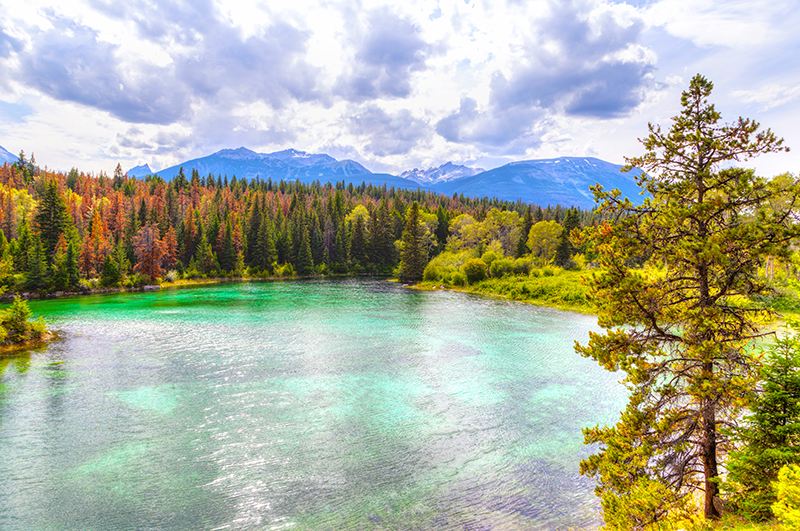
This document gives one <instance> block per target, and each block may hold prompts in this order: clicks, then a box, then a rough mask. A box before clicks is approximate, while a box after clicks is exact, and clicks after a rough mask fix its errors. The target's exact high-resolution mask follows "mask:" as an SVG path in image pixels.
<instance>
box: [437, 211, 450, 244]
mask: <svg viewBox="0 0 800 531" xmlns="http://www.w3.org/2000/svg"><path fill="white" fill-rule="evenodd" d="M436 221H437V222H438V223H437V225H436V241H437V242H438V243H439V252H441V251H443V250H444V246H445V245H446V244H447V237H448V236H449V235H450V213H449V212H448V211H447V210H445V209H444V207H443V206H442V205H439V208H438V209H436Z"/></svg>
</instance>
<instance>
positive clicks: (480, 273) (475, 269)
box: [462, 258, 486, 284]
mask: <svg viewBox="0 0 800 531" xmlns="http://www.w3.org/2000/svg"><path fill="white" fill-rule="evenodd" d="M462 270H463V271H464V275H465V276H466V277H467V282H469V283H470V284H474V283H475V282H479V281H481V280H483V279H484V278H486V262H484V261H483V260H481V259H480V258H471V259H469V260H467V261H466V262H465V263H464V266H463V267H462Z"/></svg>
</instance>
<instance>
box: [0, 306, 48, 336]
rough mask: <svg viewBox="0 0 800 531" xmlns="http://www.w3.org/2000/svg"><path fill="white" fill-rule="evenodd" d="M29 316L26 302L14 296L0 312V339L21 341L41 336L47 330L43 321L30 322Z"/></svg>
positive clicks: (29, 311) (29, 310)
mask: <svg viewBox="0 0 800 531" xmlns="http://www.w3.org/2000/svg"><path fill="white" fill-rule="evenodd" d="M30 317H31V309H30V308H29V307H28V303H27V302H25V301H24V300H22V299H21V298H20V297H19V296H16V297H14V302H12V303H11V306H10V307H9V308H7V309H6V310H3V311H2V312H0V341H11V342H13V343H21V342H23V341H27V340H29V339H38V338H40V337H42V335H44V333H45V332H46V331H47V328H46V326H45V323H44V321H42V320H41V319H39V320H38V321H35V322H30V321H29V319H30Z"/></svg>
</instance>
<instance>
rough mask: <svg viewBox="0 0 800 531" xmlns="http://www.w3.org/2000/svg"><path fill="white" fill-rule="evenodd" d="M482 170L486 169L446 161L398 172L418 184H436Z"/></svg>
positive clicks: (471, 174) (470, 175)
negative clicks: (437, 165)
mask: <svg viewBox="0 0 800 531" xmlns="http://www.w3.org/2000/svg"><path fill="white" fill-rule="evenodd" d="M484 171H486V170H484V169H483V168H470V167H469V166H461V165H458V164H453V163H452V162H451V161H448V162H445V163H444V164H442V165H441V166H439V167H437V168H428V169H425V170H420V169H418V168H414V169H413V170H408V171H404V172H403V173H401V174H400V177H402V178H404V179H411V180H412V181H415V182H418V183H420V184H436V183H444V182H448V181H452V180H455V179H461V178H463V177H472V176H473V175H477V174H479V173H482V172H484Z"/></svg>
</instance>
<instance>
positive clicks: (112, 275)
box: [100, 254, 122, 287]
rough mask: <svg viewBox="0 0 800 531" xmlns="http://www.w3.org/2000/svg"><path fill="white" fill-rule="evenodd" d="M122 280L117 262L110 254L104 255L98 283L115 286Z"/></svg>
mask: <svg viewBox="0 0 800 531" xmlns="http://www.w3.org/2000/svg"><path fill="white" fill-rule="evenodd" d="M121 280H122V275H121V274H120V271H119V264H118V263H117V260H116V259H115V257H114V256H112V255H110V254H109V255H106V258H105V260H104V261H103V269H102V271H101V272H100V285H101V286H104V287H109V286H117V285H119V283H120V281H121Z"/></svg>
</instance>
